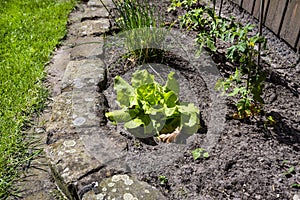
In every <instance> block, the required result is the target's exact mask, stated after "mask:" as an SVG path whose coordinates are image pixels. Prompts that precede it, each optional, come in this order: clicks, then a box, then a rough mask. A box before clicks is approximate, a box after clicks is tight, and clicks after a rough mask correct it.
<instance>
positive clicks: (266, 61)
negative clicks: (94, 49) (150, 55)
mask: <svg viewBox="0 0 300 200" xmlns="http://www.w3.org/2000/svg"><path fill="white" fill-rule="evenodd" d="M168 2H169V1H166V0H164V1H159V3H157V2H156V5H159V6H160V10H161V11H162V12H164V13H165V14H166V19H167V20H168V21H169V22H172V21H174V20H176V19H177V17H178V16H179V15H180V14H182V13H183V12H184V11H183V10H179V11H176V12H171V13H167V12H165V11H166V10H167V6H168ZM222 13H223V16H228V15H229V14H230V13H235V14H236V15H237V19H238V20H239V21H241V22H243V23H245V22H247V23H248V22H249V20H250V22H252V23H256V21H255V19H252V18H251V17H249V15H247V13H245V12H242V11H240V10H238V9H237V8H236V7H235V6H234V5H233V4H230V3H228V2H227V1H226V2H225V4H224V5H223V10H222ZM176 27H177V28H178V26H177V25H176V24H175V26H174V27H173V28H176ZM264 32H265V34H266V37H267V39H268V41H269V44H268V46H269V47H272V48H269V50H267V51H265V54H264V57H263V64H262V66H263V67H264V68H265V70H266V71H267V73H268V76H267V79H266V83H265V89H264V94H263V97H264V100H265V105H264V111H265V113H266V114H267V115H268V116H272V117H273V119H275V120H276V124H275V125H273V126H269V125H266V124H265V123H264V121H265V118H264V117H263V116H255V117H254V118H251V119H249V120H246V121H244V120H234V119H232V118H231V117H230V115H231V114H232V113H233V112H234V108H233V107H232V105H233V103H232V102H233V99H230V98H227V99H226V102H227V109H228V112H227V115H226V116H227V117H226V121H225V127H224V129H223V131H222V132H221V134H220V136H219V137H218V140H217V142H216V144H215V145H214V147H213V148H211V149H210V150H209V155H210V157H209V158H208V159H200V160H196V161H195V160H194V159H193V156H192V154H191V151H192V150H193V149H195V148H200V147H203V144H204V143H203V141H204V140H205V137H206V133H207V130H205V129H200V131H199V133H197V134H195V135H193V136H192V137H191V138H190V139H189V140H188V142H187V144H186V145H184V144H183V145H180V144H165V143H159V144H158V145H153V144H152V145H151V144H145V143H144V142H142V141H140V140H137V139H135V138H134V137H133V136H132V135H131V134H130V133H128V132H127V131H126V130H124V129H123V128H122V127H120V126H118V127H114V126H112V125H110V123H108V124H107V126H108V127H109V128H110V129H116V130H117V131H119V132H120V137H125V138H126V139H127V143H128V148H127V158H126V162H127V165H129V167H130V169H131V171H132V172H133V173H135V174H137V175H138V177H139V179H140V180H143V181H146V182H148V183H150V184H151V185H153V186H155V187H158V188H160V189H161V191H162V192H163V194H164V195H165V196H166V197H167V198H168V199H172V200H174V199H178V200H179V199H180V200H182V199H189V200H190V199H281V200H283V199H299V196H300V189H299V188H293V187H291V186H292V184H294V183H298V184H300V105H299V92H300V88H299V85H300V64H299V54H296V53H294V52H293V51H292V50H290V49H289V48H288V47H287V46H286V44H284V43H283V42H278V39H277V38H276V37H275V36H273V35H272V34H270V32H269V31H268V30H265V31H264ZM189 35H191V36H193V35H195V33H189ZM278 50H280V52H278ZM221 51H222V49H221ZM212 57H213V59H214V61H215V63H216V66H217V67H218V68H219V70H220V73H221V76H225V77H226V76H228V73H231V72H232V71H233V70H234V68H233V67H232V66H230V65H229V63H226V62H223V59H224V58H222V54H215V55H213V56H212ZM166 58H168V59H167V61H166V62H165V63H164V64H165V65H168V66H170V67H174V71H177V72H178V73H180V74H181V76H182V77H183V78H184V79H185V80H187V81H188V84H189V85H190V86H191V87H192V89H188V88H183V89H182V91H183V94H182V96H185V95H187V94H190V93H191V92H192V93H193V94H195V95H194V98H195V97H196V101H194V102H195V103H198V106H199V108H200V111H201V113H202V114H201V117H202V118H201V119H202V127H204V128H205V127H206V125H207V123H208V121H209V115H210V113H209V106H210V100H209V97H208V94H207V93H208V91H207V88H206V85H205V83H203V79H202V78H201V74H199V73H197V72H195V71H193V70H190V69H184V61H182V60H181V59H179V58H174V57H173V56H172V55H167V56H166ZM125 62H127V64H128V60H123V62H121V63H119V65H116V67H115V68H113V69H110V71H109V73H108V84H107V88H106V91H104V94H106V98H107V100H108V102H109V104H110V105H109V106H110V109H111V110H112V109H115V108H116V107H117V106H116V105H115V104H113V103H111V102H114V100H115V95H109V94H113V78H114V77H115V76H116V75H122V76H123V77H125V79H126V80H129V79H130V77H131V76H130V74H132V72H133V70H134V69H136V68H134V67H132V66H131V67H128V68H124V67H122V66H124V65H125ZM124 74H125V75H124ZM126 77H127V78H126ZM201 130H202V131H201ZM292 167H294V170H293V171H291V173H287V172H288V171H289V170H290V169H292ZM160 176H164V177H166V178H167V182H163V183H162V182H161V181H160V180H159V177H160Z"/></svg>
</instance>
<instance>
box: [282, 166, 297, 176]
mask: <svg viewBox="0 0 300 200" xmlns="http://www.w3.org/2000/svg"><path fill="white" fill-rule="evenodd" d="M283 174H284V175H285V176H286V177H291V176H292V174H295V167H294V166H292V167H290V168H289V169H288V170H287V171H286V172H284V173H283Z"/></svg>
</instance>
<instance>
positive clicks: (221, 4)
mask: <svg viewBox="0 0 300 200" xmlns="http://www.w3.org/2000/svg"><path fill="white" fill-rule="evenodd" d="M222 6H223V0H221V3H220V10H219V16H220V17H221V12H222Z"/></svg>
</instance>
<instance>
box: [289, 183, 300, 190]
mask: <svg viewBox="0 0 300 200" xmlns="http://www.w3.org/2000/svg"><path fill="white" fill-rule="evenodd" d="M291 187H292V188H295V189H300V182H299V183H294V184H292V185H291Z"/></svg>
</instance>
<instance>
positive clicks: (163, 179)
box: [158, 175, 169, 185]
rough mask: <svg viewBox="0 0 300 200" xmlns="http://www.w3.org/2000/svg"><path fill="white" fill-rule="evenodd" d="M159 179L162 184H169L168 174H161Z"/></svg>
mask: <svg viewBox="0 0 300 200" xmlns="http://www.w3.org/2000/svg"><path fill="white" fill-rule="evenodd" d="M158 180H159V184H160V185H167V184H168V181H169V180H168V178H167V177H166V176H163V175H161V176H159V177H158Z"/></svg>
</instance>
